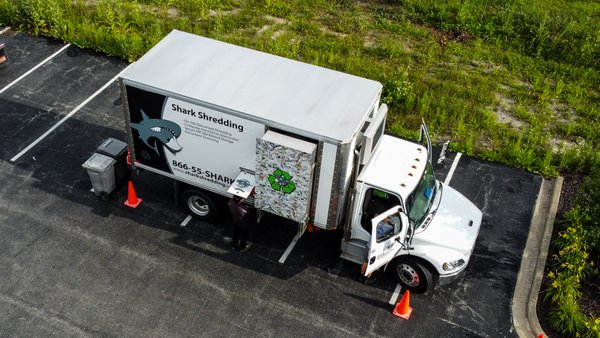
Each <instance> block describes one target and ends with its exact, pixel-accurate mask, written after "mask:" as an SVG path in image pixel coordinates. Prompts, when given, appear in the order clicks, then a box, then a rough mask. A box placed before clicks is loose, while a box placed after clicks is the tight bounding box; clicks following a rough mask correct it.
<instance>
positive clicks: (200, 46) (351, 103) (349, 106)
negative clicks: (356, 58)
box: [121, 30, 382, 142]
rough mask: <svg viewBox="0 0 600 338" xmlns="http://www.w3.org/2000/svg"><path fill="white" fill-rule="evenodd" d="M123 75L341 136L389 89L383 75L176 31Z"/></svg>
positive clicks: (258, 117)
mask: <svg viewBox="0 0 600 338" xmlns="http://www.w3.org/2000/svg"><path fill="white" fill-rule="evenodd" d="M121 78H122V79H123V80H124V82H125V83H126V84H130V85H133V86H134V87H140V88H141V89H150V90H154V91H158V92H161V93H165V94H166V95H169V94H170V95H173V96H178V97H180V98H189V99H192V100H195V101H197V102H199V103H207V104H210V105H216V106H218V107H221V108H223V109H224V110H225V111H227V112H229V113H233V114H236V115H238V116H240V117H248V115H249V116H251V117H248V118H250V119H253V120H255V121H259V122H263V123H265V124H266V125H270V126H274V127H276V128H281V129H286V130H290V129H292V131H295V132H297V133H298V134H301V135H315V136H317V138H319V139H330V140H332V141H336V142H345V141H349V140H351V139H352V137H353V135H354V134H355V133H356V132H357V131H358V130H359V129H360V128H361V126H362V124H363V122H364V121H365V119H366V118H367V116H368V115H369V113H370V110H371V109H373V108H374V104H375V103H376V101H378V100H379V96H380V93H381V89H382V85H381V83H379V82H377V81H373V80H369V79H365V78H361V77H358V76H354V75H350V74H346V73H342V72H338V71H334V70H330V69H326V68H323V67H317V66H313V65H309V64H306V63H302V62H299V61H294V60H290V59H286V58H283V57H279V56H275V55H271V54H267V53H263V52H259V51H256V50H252V49H248V48H244V47H239V46H236V45H232V44H228V43H224V42H220V41H216V40H212V39H208V38H204V37H200V36H197V35H193V34H189V33H185V32H181V31H177V30H174V31H172V32H171V33H169V34H168V35H167V36H166V37H165V38H164V39H163V40H161V41H160V42H159V43H158V44H156V46H154V47H153V48H152V49H151V50H150V51H148V53H146V54H145V55H144V56H143V57H142V58H140V59H139V60H138V61H137V62H135V63H134V64H132V65H131V66H130V67H129V68H127V70H125V71H124V72H123V74H122V75H121Z"/></svg>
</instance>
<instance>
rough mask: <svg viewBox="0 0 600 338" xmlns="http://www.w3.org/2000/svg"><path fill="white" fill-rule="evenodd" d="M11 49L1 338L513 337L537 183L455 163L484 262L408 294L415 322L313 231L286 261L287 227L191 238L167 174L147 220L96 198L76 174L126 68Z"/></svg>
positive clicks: (54, 46)
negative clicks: (241, 240)
mask: <svg viewBox="0 0 600 338" xmlns="http://www.w3.org/2000/svg"><path fill="white" fill-rule="evenodd" d="M2 42H5V43H6V45H7V51H8V55H9V60H10V61H9V62H8V63H6V64H3V65H0V116H1V117H2V122H1V126H2V132H1V133H0V141H1V142H2V147H0V149H1V151H0V313H1V314H2V315H0V335H1V336H20V337H23V336H44V337H46V336H47V337H51V336H59V337H71V336H73V337H78V336H127V337H131V336H137V337H142V336H143V337H165V336H202V337H204V336H206V337H214V336H261V337H262V336H268V337H286V336H294V337H296V336H324V337H368V336H377V337H465V336H470V337H487V336H494V337H505V336H516V333H515V329H514V326H513V324H512V315H511V300H512V295H513V292H514V288H515V283H516V279H517V273H518V270H519V265H520V262H521V256H522V252H523V248H524V247H525V241H526V239H527V235H528V231H529V224H530V222H531V217H532V213H533V209H534V204H535V200H536V197H537V194H538V190H539V187H540V184H541V178H540V177H538V176H535V175H533V174H530V173H526V172H523V171H520V170H517V169H514V168H509V167H506V166H502V165H497V164H493V163H489V162H485V161H482V160H479V159H475V158H471V157H468V156H462V157H460V160H459V161H458V162H457V163H458V164H457V167H456V170H455V171H454V173H453V175H452V179H451V181H450V185H451V186H453V187H454V188H456V189H457V190H458V191H460V192H461V193H463V194H464V195H465V196H467V197H468V198H469V199H471V200H472V201H473V202H474V203H475V204H476V205H477V206H478V207H479V208H480V209H481V210H482V211H483V213H484V218H483V224H482V228H481V232H480V235H479V238H478V242H477V244H476V247H475V251H474V256H473V258H472V260H471V262H470V263H469V266H468V268H467V273H466V275H465V276H464V277H462V278H461V279H459V280H458V281H457V282H455V283H453V284H451V285H448V286H444V287H438V288H436V289H435V290H434V291H433V292H429V293H428V294H424V295H414V294H413V295H411V306H412V307H413V308H414V311H413V313H412V316H411V318H410V320H409V321H405V320H403V319H399V318H397V317H395V316H393V315H392V314H391V311H392V309H393V305H390V300H391V299H392V298H393V297H394V293H395V291H396V286H397V285H396V283H395V282H394V281H393V280H392V279H391V278H390V277H385V276H379V278H378V280H377V282H376V283H375V284H374V285H364V284H361V283H359V282H358V281H357V277H358V271H359V266H357V265H355V264H352V263H349V262H346V261H343V260H341V259H340V258H339V253H340V252H339V239H340V233H339V232H323V231H322V232H316V233H307V234H305V235H304V236H303V237H302V238H301V239H300V241H299V242H298V244H297V245H296V246H295V248H294V249H293V251H292V252H291V253H290V255H289V256H288V258H287V260H286V261H285V263H283V264H281V263H279V262H278V261H279V259H280V258H281V257H282V255H283V253H284V251H285V250H286V248H287V247H288V245H289V243H290V241H291V240H292V238H293V236H294V234H295V225H294V224H291V223H288V222H284V221H283V220H281V219H279V218H276V217H268V216H267V217H265V218H264V220H263V222H262V223H261V224H260V225H258V226H256V227H255V228H253V229H251V234H250V240H251V241H252V242H253V247H252V249H251V250H250V251H248V252H246V253H243V254H242V253H239V252H235V251H233V252H232V251H231V250H229V249H228V245H227V244H226V243H225V241H224V237H226V236H228V235H229V233H230V231H231V226H230V222H229V220H228V218H227V217H223V218H221V220H220V221H218V222H215V223H212V224H209V223H203V222H199V221H195V220H192V221H191V222H190V223H189V224H188V225H187V226H186V227H181V226H180V224H181V223H182V221H183V220H184V219H185V218H186V216H187V215H186V214H185V213H184V212H183V210H182V209H181V208H177V207H175V206H174V205H173V188H172V185H171V183H170V182H169V180H167V179H165V178H162V177H160V176H158V175H155V174H151V173H148V172H145V173H142V174H141V175H139V176H136V177H134V181H135V183H136V191H137V194H138V196H139V197H141V198H142V199H143V202H142V204H141V206H140V207H139V208H138V209H129V208H126V207H124V206H123V205H122V202H123V201H124V200H125V199H126V188H125V187H124V186H121V187H120V188H119V189H118V190H117V191H116V192H115V193H114V194H113V196H112V197H111V199H110V200H109V201H103V200H101V199H99V198H97V197H96V196H94V195H93V194H92V193H91V192H90V187H91V185H90V181H89V178H88V176H87V173H86V172H85V170H84V169H83V168H82V167H81V165H82V164H83V163H84V162H85V161H86V159H87V158H88V157H89V156H90V155H91V154H92V153H93V152H94V150H95V149H96V147H97V146H98V145H100V144H101V143H102V141H103V140H105V139H106V138H109V137H114V138H118V139H122V140H124V138H125V133H124V122H123V112H122V104H121V100H120V93H119V88H118V85H117V83H116V82H115V81H114V79H115V77H116V76H117V75H118V73H119V72H120V71H121V70H123V69H124V68H125V67H126V66H127V64H126V63H125V62H123V61H120V60H117V59H114V58H110V57H107V56H104V55H101V54H98V53H95V52H92V51H89V50H80V49H78V48H75V47H73V46H65V45H64V44H62V43H59V42H56V41H52V40H48V39H45V38H35V37H30V36H28V35H26V34H22V33H15V32H13V31H10V30H9V31H7V32H5V33H4V34H2V35H0V43H2ZM34 67H38V68H35V69H34ZM32 69H34V70H33V71H32V72H31V73H29V74H28V75H27V76H25V77H22V76H23V75H24V74H26V73H27V72H28V71H30V70H32ZM21 77H22V78H21ZM15 81H16V82H15ZM57 123H59V124H58V125H57ZM45 133H47V135H44V134H45ZM42 136H43V137H42ZM40 137H42V138H40ZM455 156H456V154H452V155H451V156H450V157H449V158H448V160H447V162H446V165H445V166H444V167H441V168H438V170H437V175H438V178H440V180H442V181H444V180H445V179H446V177H447V175H448V172H449V170H450V166H451V164H452V163H453V161H454V159H455Z"/></svg>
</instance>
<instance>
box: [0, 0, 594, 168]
mask: <svg viewBox="0 0 600 338" xmlns="http://www.w3.org/2000/svg"><path fill="white" fill-rule="evenodd" d="M0 24H3V25H11V26H13V27H17V28H19V29H22V30H26V31H28V32H30V33H33V34H40V35H47V36H52V37H55V38H57V39H61V40H64V41H68V42H71V43H73V44H75V45H77V46H80V47H85V48H93V49H96V50H99V51H101V52H104V53H106V54H109V55H114V56H119V57H122V58H124V59H127V60H129V61H134V60H136V59H137V58H139V57H140V56H141V55H143V54H144V53H145V52H146V51H147V50H148V49H149V48H151V47H152V46H153V45H154V44H155V43H156V42H157V41H159V40H160V39H161V38H162V37H163V36H165V35H166V34H167V33H168V32H169V31H171V30H172V29H175V28H176V29H180V30H184V31H188V32H193V33H196V34H199V35H203V36H207V37H211V38H215V39H218V40H222V41H227V42H232V43H235V44H238V45H242V46H246V47H250V48H254V49H259V50H263V51H266V52H269V53H273V54H277V55H281V56H285V57H288V58H292V59H297V60H301V61H304V62H308V63H312V64H316V65H320V66H324V67H328V68H333V69H336V70H340V71H344V72H348V73H352V74H356V75H359V76H364V77H368V78H372V79H375V80H379V81H381V82H382V83H383V84H384V86H385V92H384V94H383V99H384V101H385V102H387V103H388V104H389V105H390V115H389V120H388V131H389V132H390V133H393V134H396V135H399V136H403V137H415V136H416V131H417V130H418V124H419V123H420V121H421V118H425V120H426V121H427V122H428V123H429V125H430V128H429V129H430V131H431V132H432V134H433V137H434V139H435V140H436V141H437V142H442V141H444V140H445V139H451V140H452V142H451V149H453V150H455V151H462V152H465V153H467V154H472V155H477V156H480V157H483V158H486V159H489V160H492V161H498V162H502V163H508V164H512V165H515V166H518V167H521V168H525V169H527V170H530V171H533V172H537V173H542V174H544V175H548V176H553V175H555V174H556V173H557V172H559V171H562V172H587V171H589V170H590V168H592V167H593V166H596V165H600V155H599V154H598V152H597V151H596V150H595V149H598V148H600V144H599V143H600V142H599V140H600V111H599V109H600V108H599V107H600V93H599V92H598V88H597V84H598V83H600V75H599V73H600V72H599V71H598V70H599V68H600V62H599V61H600V4H599V3H598V2H597V1H569V2H567V3H565V2H563V1H559V0H533V1H529V2H527V3H524V2H522V1H516V0H507V1H486V2H482V1H475V0H471V1H462V0H461V1H458V0H450V1H445V2H439V1H433V0H426V1H423V0H419V1H417V0H402V1H400V0H388V1H383V0H379V1H351V0H337V1H330V0H329V1H328V0H287V1H283V0H251V1H241V0H228V1H217V0H138V1H134V0H129V1H109V0H94V1H91V0H88V1H85V0H0Z"/></svg>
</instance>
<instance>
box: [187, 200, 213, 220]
mask: <svg viewBox="0 0 600 338" xmlns="http://www.w3.org/2000/svg"><path fill="white" fill-rule="evenodd" d="M187 205H188V207H189V209H190V210H191V211H192V212H193V213H195V214H196V215H198V216H206V215H208V212H209V211H210V209H209V207H208V203H206V201H205V200H203V199H202V198H200V197H198V196H191V197H190V198H188V200H187Z"/></svg>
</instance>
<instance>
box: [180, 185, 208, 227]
mask: <svg viewBox="0 0 600 338" xmlns="http://www.w3.org/2000/svg"><path fill="white" fill-rule="evenodd" d="M181 204H183V207H184V208H185V210H187V212H188V213H189V214H190V215H192V216H193V217H195V218H197V219H200V220H203V221H209V220H213V219H215V217H216V216H217V207H216V205H215V203H214V202H213V200H212V198H211V197H210V196H209V195H208V194H207V193H205V192H203V191H200V190H198V189H187V190H184V191H183V193H182V194H181Z"/></svg>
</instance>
